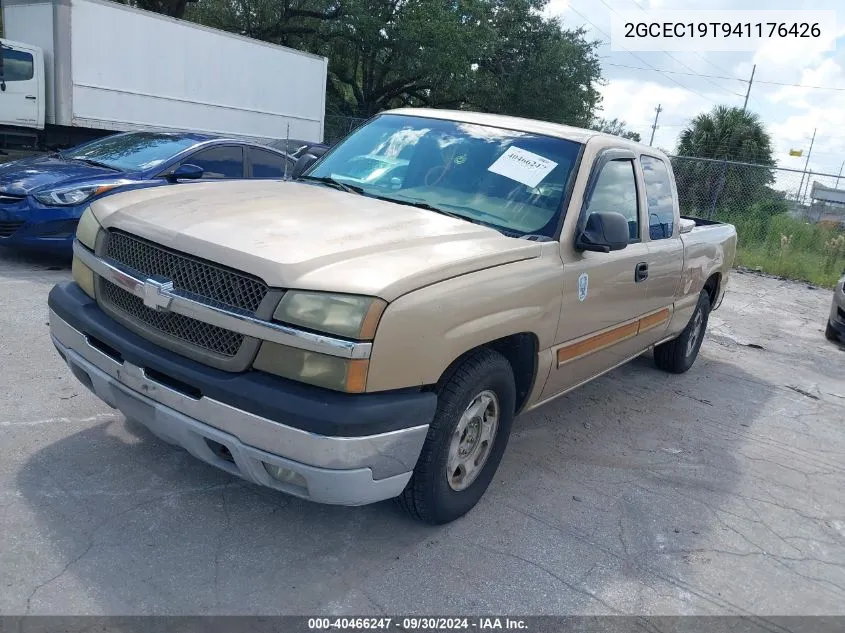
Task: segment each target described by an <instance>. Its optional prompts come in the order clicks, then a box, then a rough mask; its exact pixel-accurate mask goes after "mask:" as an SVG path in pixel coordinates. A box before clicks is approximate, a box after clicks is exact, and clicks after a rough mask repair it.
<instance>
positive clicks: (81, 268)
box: [70, 256, 96, 299]
mask: <svg viewBox="0 0 845 633" xmlns="http://www.w3.org/2000/svg"><path fill="white" fill-rule="evenodd" d="M70 270H71V274H72V275H73V280H74V281H75V282H76V283H77V284H78V285H79V287H80V288H82V290H83V291H84V292H85V294H87V295H88V296H89V297H91V298H92V299H95V298H96V297H95V296H94V271H93V270H91V269H90V268H88V266H86V265H85V264H83V263H82V262H81V261H80V260H79V258H78V257H76V256H74V258H73V263H72V264H71V268H70Z"/></svg>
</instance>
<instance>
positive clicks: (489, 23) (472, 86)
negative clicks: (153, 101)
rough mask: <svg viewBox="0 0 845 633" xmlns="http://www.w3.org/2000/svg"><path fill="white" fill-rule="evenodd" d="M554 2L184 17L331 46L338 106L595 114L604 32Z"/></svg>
mask: <svg viewBox="0 0 845 633" xmlns="http://www.w3.org/2000/svg"><path fill="white" fill-rule="evenodd" d="M139 1H140V0H139ZM144 1H148V2H153V1H157V2H164V1H176V0H144ZM546 2H547V0H199V2H198V3H197V4H195V5H191V6H190V7H189V8H188V10H187V12H186V17H187V18H188V19H192V20H195V21H197V22H200V23H203V24H207V25H209V26H215V27H217V28H222V29H225V30H228V31H233V32H236V33H240V34H242V35H246V36H248V37H253V38H257V39H262V40H265V41H269V42H273V43H277V44H284V45H287V46H292V47H294V48H299V49H302V50H307V51H310V52H313V53H318V54H321V55H325V56H326V57H328V59H329V72H328V85H327V107H326V109H327V112H328V113H330V114H340V115H346V116H355V117H367V116H370V115H372V114H375V113H377V112H379V111H381V110H384V109H388V108H394V107H398V106H405V105H410V106H426V107H451V108H466V109H475V110H483V111H487V112H496V113H504V114H513V115H519V116H530V117H535V118H541V119H546V120H551V121H558V122H564V123H570V124H576V125H586V124H587V123H588V122H589V121H590V120H591V119H592V112H593V109H594V108H595V106H596V104H597V103H598V100H599V98H600V97H599V95H598V92H597V90H596V84H597V83H598V82H599V81H600V78H601V77H600V71H601V69H600V66H599V63H598V58H597V56H596V54H595V50H596V46H597V44H596V43H595V42H590V41H588V40H587V39H586V37H585V35H584V32H583V31H581V30H574V31H573V30H566V29H563V28H562V25H561V24H560V22H559V21H558V20H556V19H548V18H545V17H543V15H542V10H543V8H544V7H545V4H546Z"/></svg>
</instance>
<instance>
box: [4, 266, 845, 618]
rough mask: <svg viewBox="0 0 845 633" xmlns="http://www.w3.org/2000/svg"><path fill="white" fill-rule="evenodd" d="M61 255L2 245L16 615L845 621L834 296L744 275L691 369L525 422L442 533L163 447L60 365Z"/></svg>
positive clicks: (8, 576)
mask: <svg viewBox="0 0 845 633" xmlns="http://www.w3.org/2000/svg"><path fill="white" fill-rule="evenodd" d="M69 276H70V275H69V271H68V269H67V265H66V264H65V263H64V262H55V261H52V260H46V259H41V258H35V257H20V256H13V255H10V254H9V253H0V293H2V297H3V310H2V313H0V350H2V366H3V370H2V372H0V391H2V393H5V394H6V396H5V397H4V398H3V400H2V402H0V432H1V433H2V438H3V446H4V448H5V453H4V455H3V458H2V459H0V587H2V591H0V613H2V614H24V613H34V614H223V613H225V614H314V613H334V614H377V613H410V612H413V613H421V614H425V613H429V614H430V613H442V614H449V613H466V614H473V613H477V614H485V613H490V612H495V613H498V614H506V613H512V614H605V613H629V614H666V615H674V614H749V613H751V614H761V615H762V614H765V615H774V614H785V615H795V614H845V494H843V491H845V475H843V457H845V416H843V405H845V353H843V349H842V348H840V347H838V346H836V345H833V344H831V343H828V342H827V341H825V339H824V336H823V334H822V328H823V326H824V322H825V319H826V315H827V312H828V309H829V306H830V292H829V291H823V290H818V289H812V288H808V287H807V286H806V285H805V284H799V283H793V282H784V281H780V280H774V279H770V278H766V277H759V276H754V275H748V274H735V275H734V276H733V279H732V281H731V284H730V287H729V292H728V295H727V298H726V299H725V303H724V305H723V306H722V308H721V309H720V310H719V311H718V312H716V313H714V315H713V317H712V318H711V324H710V329H709V334H708V338H707V340H706V341H705V344H704V346H703V347H702V351H701V357H700V358H699V360H698V361H697V363H696V365H695V366H694V367H693V369H692V370H691V371H690V372H688V373H687V374H684V375H682V376H670V375H666V374H663V373H661V372H659V371H657V370H656V369H655V368H654V367H653V365H652V362H651V359H650V358H649V357H647V356H644V357H642V358H640V359H637V360H635V361H634V362H632V363H630V364H629V365H627V366H625V367H622V368H620V369H617V370H615V371H613V372H611V373H610V374H608V375H606V376H605V377H603V378H600V379H599V380H597V381H594V382H593V383H591V384H590V385H587V386H586V387H583V388H581V389H579V390H577V391H576V392H573V393H571V394H569V395H567V396H564V397H562V398H559V399H558V400H557V401H555V402H553V403H551V404H550V405H548V406H546V407H545V408H544V409H542V410H540V411H537V412H534V413H531V414H528V415H525V416H522V417H521V418H519V419H518V420H517V422H516V424H515V426H514V433H513V436H512V438H511V441H510V446H509V447H508V450H507V452H506V453H505V458H504V460H503V462H502V465H501V467H500V469H499V472H498V474H497V476H496V478H495V481H494V483H493V485H492V486H491V488H490V489H489V490H488V492H487V494H486V495H485V497H484V499H483V500H482V501H481V503H480V504H479V505H478V506H477V507H476V509H475V510H474V511H472V512H471V513H470V514H469V515H468V516H466V517H464V518H463V519H461V520H459V521H457V522H455V523H453V524H451V525H448V526H444V527H438V528H432V527H428V526H423V525H418V524H416V523H414V522H412V521H410V520H409V519H406V518H405V517H404V516H403V515H402V514H401V513H399V511H398V510H396V509H395V508H394V506H393V505H392V504H391V503H382V504H377V505H375V506H370V507H363V508H340V507H327V506H319V505H315V504H312V503H309V502H305V501H301V500H298V499H294V498H291V497H287V496H285V495H283V494H280V493H275V492H272V491H268V490H262V489H260V488H257V487H255V486H253V485H251V484H247V483H244V482H242V481H240V480H238V479H235V478H233V477H231V476H229V475H228V474H225V473H222V472H219V471H217V470H215V469H214V468H212V467H210V466H206V465H205V464H203V463H201V462H199V461H197V460H195V459H193V458H191V457H190V456H188V455H187V454H186V453H184V452H182V451H180V450H178V449H175V448H173V447H170V446H168V445H165V444H163V443H162V442H160V441H158V440H156V439H155V438H154V437H152V436H151V435H150V434H148V433H147V432H146V431H145V430H144V429H143V428H142V427H138V426H136V425H130V424H127V422H126V421H125V420H124V419H123V418H122V416H121V415H119V414H117V413H115V412H114V411H112V410H110V409H108V408H107V407H106V406H105V405H104V404H103V403H101V402H100V401H98V400H96V399H95V398H94V397H93V396H91V395H90V394H89V393H88V392H87V391H85V390H84V389H82V388H81V385H80V384H79V383H77V382H76V381H75V379H73V378H72V377H71V375H70V372H69V370H68V369H67V368H66V367H65V366H64V365H63V364H62V363H61V361H60V360H59V358H58V356H57V355H56V353H55V352H54V350H53V348H52V346H51V344H50V341H49V337H48V329H47V325H46V320H47V308H46V296H47V293H48V291H49V289H50V287H51V286H52V285H53V284H54V283H56V282H59V281H62V280H65V279H68V278H69Z"/></svg>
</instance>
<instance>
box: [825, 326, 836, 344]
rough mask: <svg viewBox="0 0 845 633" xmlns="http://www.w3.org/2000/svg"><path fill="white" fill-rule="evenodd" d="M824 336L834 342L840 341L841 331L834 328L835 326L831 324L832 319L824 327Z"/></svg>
mask: <svg viewBox="0 0 845 633" xmlns="http://www.w3.org/2000/svg"><path fill="white" fill-rule="evenodd" d="M824 337H825V338H826V339H827V340H828V341H833V342H834V343H838V342H839V332H837V331H836V330H834V329H833V326H832V325H831V324H830V321H828V322H827V325H826V326H825V328H824Z"/></svg>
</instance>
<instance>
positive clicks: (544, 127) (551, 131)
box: [380, 108, 656, 153]
mask: <svg viewBox="0 0 845 633" xmlns="http://www.w3.org/2000/svg"><path fill="white" fill-rule="evenodd" d="M380 114H389V115H395V114H401V115H406V116H419V117H427V118H430V119H446V120H449V121H460V122H461V123H473V124H476V125H489V126H491V127H500V128H506V129H509V130H518V131H520V132H530V133H532V134H543V135H545V136H555V137H557V138H562V139H566V140H568V141H574V142H576V143H586V142H587V141H588V140H590V139H591V138H594V137H602V138H605V139H607V140H612V141H613V142H614V144H616V145H617V146H618V147H626V148H630V149H631V150H633V151H635V152H638V153H639V152H641V151H643V150H645V149H646V148H647V151H648V152H649V153H655V152H656V150H655V148H653V147H649V146H647V145H643V144H642V143H637V142H636V141H631V140H629V139H626V138H622V137H621V136H615V135H612V134H605V133H604V132H597V131H595V130H587V129H584V128H580V127H572V126H571V125H561V124H560V123H550V122H548V121H537V120H535V119H524V118H521V117H515V116H506V115H503V114H487V113H485V112H470V111H468V110H438V109H434V108H397V109H395V110H386V111H384V112H381V113H380Z"/></svg>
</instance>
